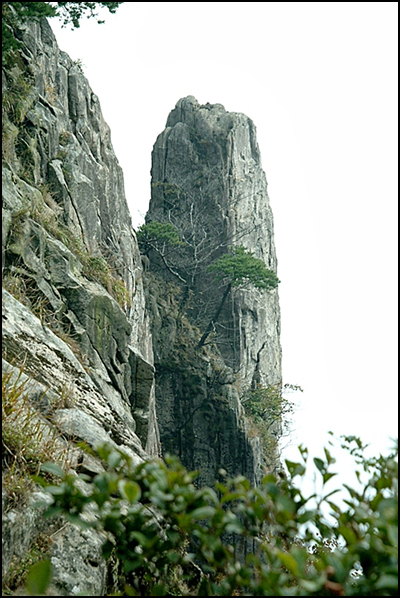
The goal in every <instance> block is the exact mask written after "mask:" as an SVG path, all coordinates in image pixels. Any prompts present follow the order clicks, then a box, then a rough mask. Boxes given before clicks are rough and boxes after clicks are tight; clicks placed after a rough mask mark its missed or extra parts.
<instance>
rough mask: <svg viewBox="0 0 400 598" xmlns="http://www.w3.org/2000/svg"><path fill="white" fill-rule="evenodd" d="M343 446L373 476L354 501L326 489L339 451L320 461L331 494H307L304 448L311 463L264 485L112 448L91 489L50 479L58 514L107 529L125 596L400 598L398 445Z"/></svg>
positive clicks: (53, 510)
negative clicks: (242, 550) (386, 449)
mask: <svg viewBox="0 0 400 598" xmlns="http://www.w3.org/2000/svg"><path fill="white" fill-rule="evenodd" d="M343 446H344V447H345V448H346V449H347V450H349V451H350V453H351V454H352V455H353V457H354V458H355V466H356V471H357V472H358V473H357V475H358V477H360V479H361V476H362V475H364V476H366V479H367V481H366V482H364V484H363V487H362V488H361V489H359V490H356V489H354V488H350V487H348V486H346V488H347V490H348V494H349V497H348V499H347V500H346V508H345V509H342V508H340V507H339V506H337V504H335V503H334V502H332V494H334V492H336V491H333V492H332V491H331V492H328V491H326V489H325V485H326V484H327V483H328V482H329V480H330V479H331V478H332V477H333V476H334V475H336V474H335V473H334V472H333V471H332V465H333V464H334V462H335V460H334V458H333V457H332V456H331V453H330V452H329V450H328V449H324V453H325V455H324V457H323V458H315V459H314V464H315V466H316V467H317V470H318V471H319V473H320V475H321V481H322V487H323V491H322V494H321V496H316V495H315V494H312V495H310V496H305V495H304V494H303V493H302V491H301V490H300V489H299V487H298V486H299V484H298V482H299V481H301V479H302V478H303V476H304V474H305V472H306V468H307V459H308V452H307V450H306V449H305V448H303V447H299V450H300V461H299V462H292V461H286V465H287V468H288V471H289V477H288V478H283V479H282V478H279V479H278V478H276V477H275V476H274V475H267V476H265V477H264V479H263V481H262V484H261V485H260V487H257V488H252V487H251V486H250V483H249V482H248V480H246V479H245V478H244V477H243V476H239V477H237V478H235V479H225V481H224V482H219V483H216V486H215V488H214V489H212V488H207V487H206V488H196V486H195V479H196V473H194V472H187V471H186V470H185V469H184V468H183V467H182V465H181V464H180V463H179V461H178V460H177V459H176V458H171V457H170V458H168V459H166V462H163V461H161V460H151V461H147V462H144V463H142V464H140V465H139V466H134V465H133V464H132V461H131V460H130V458H129V457H127V456H126V455H124V454H123V453H122V452H120V451H118V450H115V449H113V448H109V447H107V446H103V447H101V448H99V451H98V454H99V456H100V457H101V458H102V459H103V460H104V461H105V462H106V463H107V466H108V471H107V472H106V473H103V474H99V475H97V476H95V477H94V478H93V479H90V478H88V477H84V480H85V481H86V489H85V490H83V489H82V488H81V486H80V485H79V484H77V481H78V478H77V477H76V476H72V475H69V476H65V475H64V474H63V472H62V471H61V470H59V469H58V468H55V466H52V465H49V466H48V467H47V468H46V467H44V469H45V470H46V469H47V470H48V471H51V472H52V473H53V474H54V473H58V474H59V475H60V477H61V479H60V484H59V485H53V486H47V491H48V492H50V493H51V494H52V496H53V504H52V506H51V507H50V508H49V511H48V514H49V515H55V514H59V513H64V514H66V517H67V518H68V519H69V520H70V521H72V522H74V523H77V524H78V525H81V526H84V527H88V526H94V527H96V528H98V529H100V530H102V531H103V532H104V533H105V535H106V540H105V543H104V546H103V554H104V557H105V558H108V557H110V556H111V555H114V557H117V559H118V562H119V564H120V567H121V572H122V579H123V583H122V586H121V590H122V591H123V594H122V595H146V596H165V595H194V596H233V595H246V596H329V595H338V596H397V593H398V592H397V562H398V556H397V555H398V548H397V512H398V510H397V500H396V497H397V479H398V468H397V458H396V457H397V452H396V453H393V454H391V455H389V456H387V457H383V456H379V457H376V458H373V459H370V460H367V459H365V458H364V456H363V451H364V449H365V447H363V445H362V443H361V441H360V440H359V439H357V438H354V437H347V438H346V437H345V438H343ZM221 475H223V472H221ZM81 477H82V476H81ZM43 484H44V485H46V484H45V482H43ZM88 504H92V505H95V506H96V508H97V520H96V521H94V522H93V521H92V522H89V521H87V520H86V519H82V515H83V514H84V512H85V508H86V506H87V505H88ZM326 506H329V507H330V509H331V513H332V515H331V517H332V519H333V523H329V522H328V521H327V519H326V517H325V515H324V513H323V512H324V508H325V507H326ZM243 542H249V543H250V542H251V545H252V546H253V550H252V552H251V554H248V555H247V557H246V558H242V559H240V558H239V557H238V555H237V554H236V553H235V546H237V545H239V544H240V543H242V544H243ZM249 545H250V544H249ZM194 562H196V564H197V565H198V566H200V569H201V572H199V571H200V569H199V567H198V566H195V565H194V564H193V563H194ZM177 578H179V579H180V581H181V584H179V583H177ZM183 587H185V588H186V593H184V594H182V593H181V592H182V588H183ZM179 588H181V590H180V589H179Z"/></svg>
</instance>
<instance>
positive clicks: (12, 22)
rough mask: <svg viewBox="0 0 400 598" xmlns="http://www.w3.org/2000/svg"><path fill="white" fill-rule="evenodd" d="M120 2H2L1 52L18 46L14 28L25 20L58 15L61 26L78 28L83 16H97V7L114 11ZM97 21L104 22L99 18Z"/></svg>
mask: <svg viewBox="0 0 400 598" xmlns="http://www.w3.org/2000/svg"><path fill="white" fill-rule="evenodd" d="M120 4H123V2H2V50H3V53H6V52H8V51H9V50H12V49H16V48H18V47H19V45H20V43H19V40H17V39H16V38H15V36H14V28H15V27H17V26H18V25H22V24H23V23H25V22H27V21H32V20H34V19H41V18H43V17H47V18H51V17H58V18H59V19H61V21H62V24H63V26H65V25H72V27H73V28H78V27H79V25H80V20H81V18H82V17H83V16H85V15H86V16H87V17H88V18H89V17H95V18H97V16H98V14H97V9H98V8H103V7H105V8H108V10H109V11H110V12H111V13H115V11H116V10H117V8H118V6H119V5H120ZM54 5H56V6H54ZM97 22H98V23H104V21H101V20H98V21H97ZM3 58H4V57H3Z"/></svg>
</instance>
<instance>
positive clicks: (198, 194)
mask: <svg viewBox="0 0 400 598" xmlns="http://www.w3.org/2000/svg"><path fill="white" fill-rule="evenodd" d="M18 36H19V37H20V38H21V40H22V41H23V45H22V48H21V51H20V53H19V57H18V58H16V59H14V60H13V61H12V62H10V63H8V64H7V65H6V68H4V69H3V218H2V232H3V234H2V274H3V316H2V318H3V399H4V397H6V412H7V418H6V424H7V426H8V427H6V434H7V433H10V434H11V436H10V442H15V441H16V438H17V437H18V439H19V440H18V442H22V445H21V446H22V449H23V451H24V454H27V452H28V450H30V451H31V452H32V453H33V457H32V458H33V462H37V461H40V460H43V459H44V460H57V459H58V460H59V462H62V463H63V466H64V467H66V468H69V469H71V471H73V472H74V471H75V472H84V473H87V474H89V475H92V476H93V475H95V474H96V473H98V472H101V471H102V468H103V464H102V463H101V462H100V461H99V460H98V459H97V458H95V457H92V456H90V454H88V453H87V452H86V451H82V450H81V448H79V445H78V443H79V442H80V441H83V442H85V443H86V444H88V445H89V446H95V445H96V443H98V442H109V443H111V444H114V446H118V447H119V448H120V449H122V450H124V451H126V452H127V453H129V454H130V455H131V456H132V457H133V459H134V460H135V461H136V462H140V461H141V460H143V459H146V458H148V457H149V456H154V455H157V454H159V451H160V447H162V450H163V451H164V452H167V451H169V452H173V453H175V454H178V455H179V456H180V457H181V459H182V460H183V462H184V463H185V464H186V465H187V467H189V468H191V469H200V471H201V474H200V478H199V482H200V483H205V484H212V483H213V482H214V480H215V479H216V477H217V476H218V470H219V469H220V468H221V467H223V468H225V469H226V470H227V472H228V473H229V474H230V475H235V474H239V473H242V474H244V475H246V476H247V477H249V479H250V480H251V481H252V483H254V484H255V483H257V481H258V479H259V478H260V475H261V474H262V472H263V468H265V466H266V465H267V467H268V468H272V467H274V465H276V458H277V455H275V454H274V455H270V456H269V461H265V456H263V454H262V450H261V445H260V441H259V439H258V438H257V437H256V436H254V435H253V437H251V434H249V429H248V424H247V422H246V418H245V417H244V413H243V408H242V405H241V402H240V395H241V393H242V391H243V389H245V388H247V387H249V386H251V385H252V384H253V385H254V384H256V383H261V384H264V385H267V384H271V383H274V382H276V381H278V380H280V374H281V372H280V344H279V304H278V296H277V293H276V292H275V291H271V292H266V291H257V290H237V291H235V293H233V294H232V296H231V297H230V298H229V302H228V303H227V304H226V306H225V309H224V311H223V314H222V317H221V318H220V319H219V321H218V325H216V327H215V334H214V336H213V339H212V341H213V342H212V344H209V345H207V346H206V347H204V348H203V349H202V350H201V351H199V350H197V349H196V345H197V343H198V340H199V337H200V333H201V331H202V329H203V328H204V324H205V323H206V322H207V320H208V318H209V316H210V314H211V313H212V312H213V310H214V308H215V306H216V305H217V303H218V301H219V298H220V296H221V293H222V289H219V288H215V281H214V280H213V278H212V276H211V274H209V273H208V271H207V269H206V267H207V265H208V264H209V263H211V262H212V261H213V260H214V259H216V258H217V257H219V256H220V255H221V254H223V253H224V252H226V250H227V248H228V247H229V246H231V245H235V244H239V243H240V244H242V245H245V246H246V247H247V248H249V249H251V250H252V251H254V253H255V255H256V256H257V257H260V258H261V259H263V260H264V262H265V263H266V264H267V265H268V267H269V268H271V269H274V270H275V269H276V258H275V249H274V243H273V232H272V226H273V225H272V216H271V211H270V208H269V202H268V195H267V192H266V181H265V175H264V173H263V171H262V169H261V164H260V157H259V151H258V147H257V143H256V139H255V129H254V125H253V124H252V123H251V121H250V120H249V119H248V118H247V117H245V116H243V115H239V114H230V113H227V112H226V111H225V110H224V108H223V107H222V106H220V105H215V106H210V105H206V106H199V105H198V103H197V102H196V100H195V99H194V98H192V97H189V98H185V99H183V100H180V101H179V102H178V104H177V106H176V108H175V110H173V111H172V112H171V114H170V116H169V118H168V122H167V127H166V129H165V131H164V132H163V133H162V134H161V135H160V136H159V138H158V139H157V141H156V144H155V146H154V151H153V167H152V200H151V204H150V209H149V213H148V217H147V218H148V221H151V220H159V221H161V222H173V223H174V224H175V225H176V226H177V228H178V230H179V233H180V235H181V237H182V239H183V240H184V244H183V245H182V246H181V249H182V251H181V252H180V253H177V254H176V267H177V268H178V270H177V271H178V272H180V278H181V280H179V278H178V279H177V277H176V273H172V272H171V270H169V269H166V268H165V267H163V264H162V263H160V261H159V259H158V258H157V256H156V255H153V254H150V258H151V262H150V271H149V272H147V273H145V272H144V271H143V268H142V259H141V255H140V253H139V248H138V244H137V240H136V236H135V233H134V231H133V229H132V226H131V220H130V215H129V210H128V207H127V203H126V200H125V195H124V185H123V176H122V172H121V169H120V167H119V164H118V160H117V158H116V156H115V154H114V151H113V148H112V144H111V139H110V131H109V128H108V126H107V125H106V123H105V122H104V119H103V116H102V113H101V108H100V103H99V100H98V98H97V97H96V96H95V94H94V93H93V91H92V90H91V88H90V86H89V84H88V82H87V80H86V78H85V77H84V75H83V73H82V71H81V69H80V67H79V65H78V64H75V63H74V62H73V61H72V60H71V59H70V58H69V57H68V56H67V55H66V54H65V53H64V52H62V51H60V49H59V48H58V46H57V43H56V40H55V38H54V35H53V33H52V31H51V29H50V27H49V25H48V23H47V22H46V21H45V20H43V21H42V22H40V23H34V24H30V25H29V26H27V27H25V28H24V29H23V30H21V31H19V32H18ZM142 258H143V256H142ZM157 259H158V261H157ZM145 262H146V260H145ZM164 266H165V264H164ZM176 283H178V286H177V285H176ZM4 413H5V411H4V403H3V414H4ZM157 418H158V420H157ZM157 421H158V423H157ZM159 428H160V430H159ZM16 430H18V434H17V433H16ZM14 436H15V438H14ZM3 438H5V437H4V436H3ZM160 439H161V442H160ZM7 443H8V437H6V441H5V446H6V447H8V448H6V451H5V453H3V464H4V465H5V468H4V472H5V473H4V478H3V481H4V490H3V575H4V576H5V578H6V579H7V578H9V576H10V575H11V572H12V571H15V569H16V565H17V568H18V566H19V563H21V562H23V561H24V559H25V558H26V557H27V555H29V554H30V552H29V551H30V550H31V549H32V546H34V545H35V543H36V544H37V543H38V538H39V539H40V538H42V540H43V537H44V538H45V539H46V540H45V543H46V545H47V547H48V552H49V553H50V556H51V560H52V564H53V571H54V578H53V587H52V589H51V592H52V595H75V594H77V593H84V594H85V593H86V595H104V594H105V593H106V592H107V591H108V590H107V583H108V581H109V579H110V570H109V568H108V567H107V566H106V564H105V563H104V562H103V560H102V558H101V544H102V538H101V537H100V536H99V535H98V534H97V533H96V532H94V531H93V530H85V531H83V532H82V531H79V530H78V529H77V528H75V527H74V526H73V525H72V524H69V523H67V524H66V523H65V521H57V520H53V521H51V522H49V521H47V520H44V519H43V517H42V509H43V507H42V506H38V503H37V499H40V500H41V501H42V502H43V500H45V497H44V495H43V493H41V492H40V491H39V490H38V489H37V488H31V489H30V490H29V491H26V489H25V490H24V488H23V486H24V484H25V481H26V480H25V478H24V477H23V475H24V474H23V473H21V472H19V473H18V468H16V465H17V459H16V457H15V454H14V455H13V452H12V450H9V447H10V446H11V445H8V444H7ZM12 446H14V445H12ZM35 459H36V461H35ZM14 466H15V467H14ZM13 467H14V469H13ZM15 472H17V473H15ZM25 474H26V472H25ZM50 538H51V540H50ZM247 548H248V547H247ZM247 548H246V547H245V548H244V549H243V550H246V549H247ZM241 550H242V549H241ZM243 550H242V552H243ZM107 580H108V581H107Z"/></svg>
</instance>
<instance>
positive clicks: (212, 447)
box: [146, 96, 281, 484]
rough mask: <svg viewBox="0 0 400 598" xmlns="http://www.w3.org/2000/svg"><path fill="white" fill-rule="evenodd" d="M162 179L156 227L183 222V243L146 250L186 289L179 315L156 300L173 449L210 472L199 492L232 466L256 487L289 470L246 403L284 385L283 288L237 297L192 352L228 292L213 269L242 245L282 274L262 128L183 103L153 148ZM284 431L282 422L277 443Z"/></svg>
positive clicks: (159, 393) (159, 365) (157, 267)
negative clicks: (268, 474)
mask: <svg viewBox="0 0 400 598" xmlns="http://www.w3.org/2000/svg"><path fill="white" fill-rule="evenodd" d="M151 174H152V195H151V201H150V206H149V211H148V213H147V216H146V223H147V224H148V225H150V223H151V222H154V221H158V222H161V223H164V224H166V223H168V224H169V225H171V224H173V225H174V226H175V227H176V232H177V233H178V235H179V237H180V240H181V244H180V245H175V246H165V247H164V248H163V249H162V251H159V252H157V251H155V250H154V249H148V247H147V249H148V251H147V253H148V255H149V257H150V264H151V267H150V271H151V272H153V273H154V274H156V277H157V278H158V279H160V275H161V277H162V278H163V279H164V280H165V281H167V282H168V283H174V284H176V285H178V286H179V287H180V289H181V292H180V294H179V295H178V299H176V298H175V299H174V301H175V311H173V310H172V311H171V305H172V300H170V299H167V292H166V291H165V290H164V291H161V292H160V289H159V288H157V284H156V285H153V286H152V287H151V290H150V291H149V297H148V301H149V303H148V305H149V311H150V312H152V314H153V340H154V348H155V367H156V406H157V407H156V409H157V416H158V422H159V426H160V436H161V443H162V447H163V450H164V451H165V452H172V453H177V454H178V455H179V456H180V458H181V459H182V461H183V463H184V464H185V465H186V467H188V468H190V469H193V468H195V469H200V470H201V472H202V473H201V478H200V482H204V483H207V484H213V482H214V480H215V478H216V476H217V475H218V470H219V468H221V467H223V468H224V469H226V470H227V471H228V473H229V474H230V475H236V474H243V475H246V476H247V477H248V478H249V479H250V480H251V481H252V482H253V483H257V482H258V480H259V479H260V477H261V476H262V475H263V473H264V472H265V470H271V469H274V468H275V467H279V455H278V453H277V446H276V443H275V445H274V448H273V449H272V451H270V452H271V454H269V455H264V456H263V455H262V451H261V445H260V443H259V440H258V438H256V437H255V436H254V434H253V435H252V434H250V432H249V430H248V425H247V422H246V419H245V417H244V411H243V406H242V403H241V400H240V399H241V396H242V395H243V393H245V392H246V391H247V390H248V389H250V388H254V387H255V386H256V385H259V384H261V385H262V386H269V385H272V384H277V383H279V382H280V381H281V346H280V310H279V299H278V292H277V290H276V289H274V290H259V289H256V288H255V287H251V286H249V287H247V288H237V289H235V288H232V292H231V293H230V295H229V297H227V298H226V301H225V302H224V307H223V309H222V312H221V313H220V315H219V317H218V319H217V320H216V321H215V322H213V331H212V334H210V336H209V337H208V338H207V343H206V345H205V346H204V347H203V348H202V349H201V350H197V351H196V350H195V349H194V348H193V347H196V345H197V341H198V338H199V336H198V332H199V331H200V333H201V334H202V333H203V332H204V331H205V330H207V327H208V326H209V323H210V319H211V320H212V318H213V315H214V314H215V313H216V312H217V311H218V306H219V305H220V304H221V299H222V297H223V296H224V294H225V292H226V289H227V283H226V281H224V280H222V281H220V282H218V281H216V279H215V276H214V274H213V273H212V272H210V271H209V270H208V266H209V265H210V264H211V263H213V262H214V261H215V260H216V259H218V258H219V257H221V256H222V255H223V254H226V253H227V252H229V250H230V248H231V247H233V246H237V245H242V246H244V247H245V248H246V249H247V250H251V251H252V252H253V254H254V256H255V257H256V258H259V259H261V260H262V261H263V262H264V263H265V265H266V267H267V268H268V269H270V270H273V271H274V272H276V267H277V261H276V255H275V245H274V236H273V218H272V212H271V208H270V205H269V199H268V193H267V181H266V177H265V174H264V172H263V170H262V167H261V159H260V151H259V148H258V144H257V141H256V130H255V126H254V124H253V122H252V121H251V120H250V119H249V118H248V117H247V116H245V115H243V114H236V113H230V112H227V111H226V110H225V108H224V107H223V106H222V105H221V104H214V105H210V104H206V105H200V104H199V103H198V102H197V100H196V99H195V98H194V97H192V96H189V97H186V98H183V99H181V100H179V101H178V103H177V104H176V107H175V108H174V110H172V112H171V113H170V115H169V116H168V120H167V124H166V128H165V130H164V131H163V132H162V133H161V134H160V135H159V136H158V138H157V140H156V143H155V144H154V148H153V154H152V171H151ZM153 226H154V225H153ZM163 252H164V253H163ZM172 312H173V315H172ZM182 314H184V316H183V315H182ZM171 316H172V318H171ZM179 318H181V319H180V320H179ZM184 318H187V321H186V323H185V319H184ZM189 323H190V325H191V326H192V328H191V329H190V327H189ZM195 330H197V341H195V342H193V341H194V336H196V334H195V332H194V331H195ZM279 428H280V425H279V423H278V424H277V430H276V431H277V435H278V436H279V431H280V429H279ZM265 457H266V458H265Z"/></svg>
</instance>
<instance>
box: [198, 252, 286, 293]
mask: <svg viewBox="0 0 400 598" xmlns="http://www.w3.org/2000/svg"><path fill="white" fill-rule="evenodd" d="M208 270H209V271H210V272H216V273H217V276H218V277H219V278H220V279H225V278H228V279H229V281H230V283H231V285H232V286H234V287H238V286H243V285H247V284H252V285H254V286H255V287H256V288H258V289H276V287H277V286H278V284H279V282H280V280H279V279H278V277H277V275H276V274H275V272H273V271H272V270H269V269H268V268H267V267H266V265H265V264H264V262H263V261H262V260H261V259H259V258H256V257H254V255H253V252H252V251H250V250H248V249H246V248H245V247H243V245H236V246H235V247H233V248H232V253H225V254H224V255H222V256H221V257H220V258H219V259H218V260H216V261H215V262H213V263H212V264H210V266H208Z"/></svg>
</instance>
